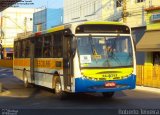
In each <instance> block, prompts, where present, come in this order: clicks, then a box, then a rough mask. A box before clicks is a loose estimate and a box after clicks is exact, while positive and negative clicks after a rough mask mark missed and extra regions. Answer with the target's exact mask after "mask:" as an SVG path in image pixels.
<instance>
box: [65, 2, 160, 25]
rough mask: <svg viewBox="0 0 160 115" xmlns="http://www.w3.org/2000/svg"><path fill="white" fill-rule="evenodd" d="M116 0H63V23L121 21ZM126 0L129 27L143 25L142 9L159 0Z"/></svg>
mask: <svg viewBox="0 0 160 115" xmlns="http://www.w3.org/2000/svg"><path fill="white" fill-rule="evenodd" d="M116 1H117V0H64V23H69V22H76V21H83V20H103V21H123V20H122V7H116ZM126 1H127V12H128V16H127V24H128V25H129V26H130V27H139V26H145V25H146V21H145V13H146V12H145V11H144V9H145V8H147V7H150V6H158V5H159V6H160V1H159V0H144V2H140V3H137V0H126Z"/></svg>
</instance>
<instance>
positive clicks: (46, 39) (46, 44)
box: [43, 35, 52, 58]
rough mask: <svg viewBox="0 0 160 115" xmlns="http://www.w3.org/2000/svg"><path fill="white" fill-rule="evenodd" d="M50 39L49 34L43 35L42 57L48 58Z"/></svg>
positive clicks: (50, 49) (50, 50)
mask: <svg viewBox="0 0 160 115" xmlns="http://www.w3.org/2000/svg"><path fill="white" fill-rule="evenodd" d="M51 47H52V39H51V35H48V36H45V37H44V43H43V57H44V58H50V57H51V55H52V48H51Z"/></svg>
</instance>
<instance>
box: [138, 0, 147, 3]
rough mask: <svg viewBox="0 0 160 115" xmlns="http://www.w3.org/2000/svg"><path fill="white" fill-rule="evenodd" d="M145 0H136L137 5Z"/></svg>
mask: <svg viewBox="0 0 160 115" xmlns="http://www.w3.org/2000/svg"><path fill="white" fill-rule="evenodd" d="M144 1H145V0H137V3H140V2H144Z"/></svg>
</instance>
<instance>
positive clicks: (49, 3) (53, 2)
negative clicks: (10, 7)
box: [18, 0, 63, 8]
mask: <svg viewBox="0 0 160 115" xmlns="http://www.w3.org/2000/svg"><path fill="white" fill-rule="evenodd" d="M22 1H23V2H19V4H18V6H19V7H25V8H26V7H27V8H40V7H44V6H45V7H46V8H62V7H63V0H22ZM26 2H28V3H33V5H22V4H21V3H26Z"/></svg>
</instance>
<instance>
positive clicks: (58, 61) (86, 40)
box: [13, 21, 136, 98]
mask: <svg viewBox="0 0 160 115" xmlns="http://www.w3.org/2000/svg"><path fill="white" fill-rule="evenodd" d="M13 70H14V75H15V76H16V77H18V78H19V79H21V80H23V81H24V85H25V87H28V85H29V84H36V85H40V86H44V87H47V88H51V89H54V90H55V93H56V95H58V96H59V97H63V96H64V95H65V94H66V93H67V92H70V93H92V92H97V93H102V94H103V96H104V97H108V98H109V97H112V96H113V95H114V93H115V92H117V91H122V90H126V89H134V88H135V81H136V59H135V48H134V42H133V39H132V36H131V29H130V28H129V27H128V26H127V25H125V24H123V23H119V22H99V21H97V22H92V21H91V22H83V23H76V24H64V25H61V26H57V27H53V28H51V29H49V30H46V31H42V32H37V33H34V34H32V35H30V36H28V37H26V38H18V39H16V40H15V41H14V60H13Z"/></svg>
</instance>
